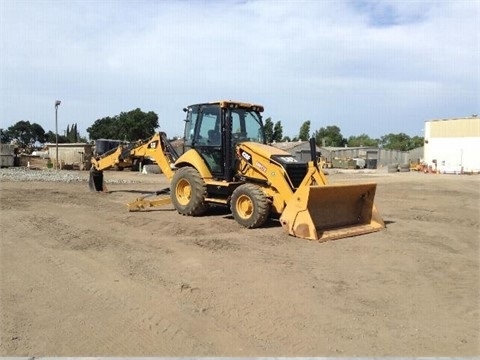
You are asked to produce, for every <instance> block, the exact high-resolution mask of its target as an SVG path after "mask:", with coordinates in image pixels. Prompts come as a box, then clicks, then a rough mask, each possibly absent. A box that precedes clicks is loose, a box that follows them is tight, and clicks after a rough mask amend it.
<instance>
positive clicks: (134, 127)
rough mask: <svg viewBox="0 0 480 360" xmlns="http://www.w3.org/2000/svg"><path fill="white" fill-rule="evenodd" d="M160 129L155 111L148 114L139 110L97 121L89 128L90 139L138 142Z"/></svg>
mask: <svg viewBox="0 0 480 360" xmlns="http://www.w3.org/2000/svg"><path fill="white" fill-rule="evenodd" d="M156 128H158V115H157V114H155V113H154V112H153V111H149V112H148V113H146V112H143V111H141V110H140V109H139V108H137V109H135V110H131V111H129V112H122V113H120V114H119V115H115V116H114V117H109V116H108V117H105V118H102V119H97V120H96V121H95V122H94V123H93V125H92V126H90V127H89V128H87V132H88V134H89V136H90V139H92V140H96V139H102V138H103V139H118V140H126V141H136V140H140V139H146V138H148V137H150V136H152V135H153V134H154V133H155V129H156Z"/></svg>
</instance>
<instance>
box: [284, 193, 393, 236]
mask: <svg viewBox="0 0 480 360" xmlns="http://www.w3.org/2000/svg"><path fill="white" fill-rule="evenodd" d="M376 187H377V185H376V184H360V185H350V184H348V185H337V184H335V185H323V186H300V187H299V188H298V189H297V191H296V192H295V193H294V194H293V196H292V199H291V200H290V201H289V203H288V204H287V205H286V207H285V209H284V211H283V213H282V216H281V217H280V222H281V224H282V226H283V228H284V229H285V230H286V231H287V232H288V233H289V234H290V235H293V236H296V237H300V238H304V239H310V240H318V241H320V242H324V241H327V240H335V239H341V238H345V237H349V236H355V235H362V234H367V233H371V232H374V231H379V230H381V229H383V228H384V227H385V224H384V222H383V220H382V218H381V217H380V215H379V214H378V211H377V209H376V207H375V205H374V198H375V190H376Z"/></svg>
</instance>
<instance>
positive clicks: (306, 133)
mask: <svg viewBox="0 0 480 360" xmlns="http://www.w3.org/2000/svg"><path fill="white" fill-rule="evenodd" d="M298 138H299V139H300V140H302V141H308V139H309V138H310V120H307V121H305V122H304V123H303V124H302V126H301V127H300V131H299V133H298Z"/></svg>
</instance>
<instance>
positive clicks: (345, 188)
mask: <svg viewBox="0 0 480 360" xmlns="http://www.w3.org/2000/svg"><path fill="white" fill-rule="evenodd" d="M184 111H185V112H186V119H185V133H184V152H183V154H182V155H181V156H179V155H178V154H177V153H176V151H175V150H174V149H173V147H172V146H171V144H170V143H169V141H168V139H167V137H166V135H165V134H164V133H159V134H156V135H154V136H153V137H152V138H150V139H148V140H146V141H141V142H139V143H136V144H132V145H130V146H129V147H126V148H125V147H122V146H119V147H118V148H117V149H114V150H112V151H110V152H109V153H106V154H103V155H101V156H98V157H95V158H93V159H92V170H91V177H90V178H91V179H90V187H91V189H92V190H96V191H102V190H104V189H105V187H104V182H103V170H105V169H108V168H110V167H113V166H118V165H119V164H120V166H121V163H122V161H126V160H128V161H129V162H131V161H133V160H138V159H140V160H141V159H142V158H144V157H150V158H153V159H154V160H155V161H156V162H157V164H158V165H159V166H160V168H161V170H162V172H163V174H165V176H166V177H167V178H168V179H169V181H170V188H169V189H168V190H169V192H170V196H167V197H166V196H165V194H164V193H162V195H158V196H157V197H155V198H153V199H151V198H148V197H143V198H139V199H136V200H135V201H133V202H131V203H130V204H128V207H129V209H130V210H131V211H139V210H147V209H149V208H151V207H155V206H161V205H165V204H173V206H174V207H175V209H176V210H177V211H178V213H180V214H183V215H188V216H200V215H203V214H204V213H205V212H206V211H207V210H208V208H209V206H212V205H223V206H227V207H230V210H231V212H232V215H233V217H234V219H235V220H236V221H237V222H238V223H239V224H241V225H243V226H245V227H247V228H258V227H261V226H262V225H263V224H264V223H265V222H266V221H267V219H268V218H270V217H277V218H279V221H280V224H281V225H282V227H283V228H284V229H285V231H286V232H288V233H289V234H290V235H293V236H295V237H299V238H304V239H310V240H317V241H320V242H323V241H327V240H333V239H339V238H344V237H349V236H354V235H360V234H366V233H371V232H374V231H379V230H381V229H383V228H384V227H385V225H384V222H383V220H382V218H381V217H380V215H379V213H378V211H377V209H376V207H375V204H374V197H375V191H376V184H374V183H368V184H355V185H351V184H332V185H329V184H328V183H327V179H326V177H325V175H324V173H323V172H322V170H321V169H320V167H319V165H318V162H317V161H316V160H317V159H316V155H317V154H316V151H315V141H314V139H311V141H310V150H311V160H310V161H308V162H305V163H304V162H298V161H297V160H296V159H295V158H294V157H293V156H292V155H291V154H290V153H288V152H286V151H283V150H281V149H278V148H275V147H273V146H269V145H267V144H266V141H265V134H264V128H263V123H262V117H261V113H262V112H263V107H262V106H261V105H255V104H250V103H242V102H236V101H219V102H212V103H203V104H196V105H191V106H188V107H187V108H185V109H184Z"/></svg>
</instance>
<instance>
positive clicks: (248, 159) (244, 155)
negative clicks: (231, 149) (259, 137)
mask: <svg viewBox="0 0 480 360" xmlns="http://www.w3.org/2000/svg"><path fill="white" fill-rule="evenodd" d="M240 155H242V157H243V158H244V159H245V160H247V161H248V162H249V163H250V164H251V163H252V155H250V154H249V153H247V152H246V151H243V150H242V151H241V152H240Z"/></svg>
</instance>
